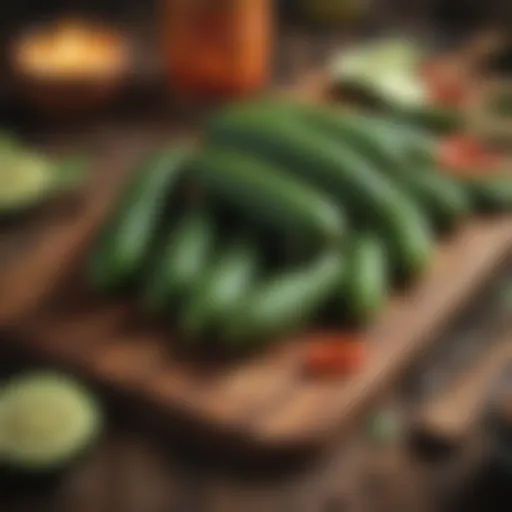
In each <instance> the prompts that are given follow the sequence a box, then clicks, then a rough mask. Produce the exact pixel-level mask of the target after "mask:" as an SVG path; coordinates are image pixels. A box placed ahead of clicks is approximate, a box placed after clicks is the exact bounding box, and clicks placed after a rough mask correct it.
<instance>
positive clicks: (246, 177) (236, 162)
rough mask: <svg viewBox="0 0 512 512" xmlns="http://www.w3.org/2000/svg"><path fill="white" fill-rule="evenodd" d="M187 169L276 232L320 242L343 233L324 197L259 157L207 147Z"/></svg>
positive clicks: (341, 222)
mask: <svg viewBox="0 0 512 512" xmlns="http://www.w3.org/2000/svg"><path fill="white" fill-rule="evenodd" d="M190 171H191V175H192V176H195V177H196V178H197V179H198V181H199V182H200V183H201V184H202V185H203V187H204V188H205V190H206V192H207V193H210V194H213V195H214V196H216V197H218V198H220V199H221V200H223V201H225V202H226V203H228V204H229V205H231V206H232V207H234V208H236V209H237V211H239V212H240V213H241V214H243V215H244V216H245V217H247V218H250V219H251V220H252V221H254V222H255V223H257V224H259V225H266V226H268V227H269V228H271V229H274V230H276V231H277V232H278V233H292V234H294V235H297V237H299V238H303V237H306V238H307V239H308V240H315V241H316V242H318V243H320V244H323V245H331V244H336V243H338V242H339V240H341V238H342V237H343V235H344V232H345V222H344V217H343V215H342V212H341V210H340V209H339V208H337V207H336V206H335V205H334V204H333V203H332V202H331V201H329V199H328V198H326V197H324V195H323V194H321V193H320V192H317V191H315V190H314V189H312V188H311V187H309V186H308V185H306V184H303V183H302V182H301V181H300V180H298V179H296V180H295V179H290V178H289V177H287V176H285V175H284V174H283V172H282V170H281V169H280V168H279V167H277V166H272V165H270V164H268V163H266V162H264V161H261V160H259V159H258V158H257V157H253V156H251V155H244V154H241V153H240V152H237V151H230V150H224V149H217V148H208V149H206V150H205V151H204V152H203V153H201V154H198V155H196V156H195V157H194V158H193V159H192V160H191V163H190Z"/></svg>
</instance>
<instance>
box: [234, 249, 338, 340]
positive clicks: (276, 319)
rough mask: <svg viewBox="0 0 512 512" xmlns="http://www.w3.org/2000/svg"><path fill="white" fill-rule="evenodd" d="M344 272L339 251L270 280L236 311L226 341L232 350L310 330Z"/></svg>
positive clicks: (235, 309)
mask: <svg viewBox="0 0 512 512" xmlns="http://www.w3.org/2000/svg"><path fill="white" fill-rule="evenodd" d="M343 271H344V261H343V258H342V256H341V254H340V253H339V251H327V252H325V253H322V254H320V255H319V256H318V257H317V258H316V259H315V260H314V261H313V262H310V263H309V264H307V265H303V266H301V267H299V268H295V269H291V270H289V271H287V272H283V273H281V274H278V275H274V276H272V277H270V278H267V280H266V281H263V282H262V283H260V285H259V286H258V288H256V290H254V291H253V292H252V293H251V294H249V296H247V297H246V298H245V299H244V300H243V301H241V302H240V304H239V305H238V306H237V307H236V308H234V309H233V311H232V315H231V318H230V321H229V322H228V323H227V324H226V327H225V331H224V340H225V342H226V343H227V344H229V345H231V346H243V345H244V343H249V344H250V345H253V344H254V343H259V342H264V341H268V340H270V339H273V338H274V339H275V338H276V337H280V336H285V335H288V334H291V333H293V332H295V331H299V330H300V329H302V328H303V327H305V326H307V325H308V323H309V321H311V320H312V319H313V317H314V316H315V314H317V313H318V312H319V311H320V310H321V309H322V308H323V307H324V305H325V304H326V302H327V300H328V299H329V297H330V296H331V294H332V293H333V291H334V289H335V288H336V286H337V283H338V282H339V280H340V278H341V275H342V274H343Z"/></svg>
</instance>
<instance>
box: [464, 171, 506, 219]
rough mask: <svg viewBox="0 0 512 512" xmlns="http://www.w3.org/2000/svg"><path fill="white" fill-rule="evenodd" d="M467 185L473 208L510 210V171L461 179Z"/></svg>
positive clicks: (494, 210) (499, 210)
mask: <svg viewBox="0 0 512 512" xmlns="http://www.w3.org/2000/svg"><path fill="white" fill-rule="evenodd" d="M461 181H462V183H464V185H465V186H466V187H467V189H468V191H469V194H470V196H471V199H472V200H473V203H474V205H475V208H476V209H477V210H478V211H480V212H482V213H493V212H499V213H508V212H512V172H507V173H503V174H500V175H498V176H491V177H487V176H485V172H484V173H482V176H481V177H478V178H466V179H465V180H461Z"/></svg>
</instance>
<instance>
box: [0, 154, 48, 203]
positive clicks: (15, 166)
mask: <svg viewBox="0 0 512 512" xmlns="http://www.w3.org/2000/svg"><path fill="white" fill-rule="evenodd" d="M53 186H54V177H53V172H52V165H51V163H50V162H49V160H47V159H46V158H44V157H43V156H41V155H38V154H35V153H24V154H17V153H13V154H4V155H3V157H0V211H9V210H18V209H21V208H24V207H29V206H32V205H33V204H35V203H37V202H38V201H40V200H42V199H43V198H44V197H46V195H47V194H48V193H49V192H50V191H51V190H52V188H53Z"/></svg>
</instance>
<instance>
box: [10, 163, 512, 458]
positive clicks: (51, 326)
mask: <svg viewBox="0 0 512 512" xmlns="http://www.w3.org/2000/svg"><path fill="white" fill-rule="evenodd" d="M130 160H131V157H130V155H126V154H124V155H123V158H120V159H119V158H117V157H114V155H110V156H109V157H108V158H106V159H105V160H104V161H103V162H100V163H99V165H98V169H97V173H96V178H95V179H93V180H91V185H90V187H89V188H88V190H87V191H86V192H85V193H84V197H83V198H82V199H81V203H80V204H79V206H78V207H76V208H75V210H74V211H73V212H71V213H69V215H67V216H65V217H62V215H61V216H58V217H52V216H51V215H50V217H49V218H48V219H47V222H46V224H45V222H43V221H42V220H41V219H40V220H39V221H38V228H37V230H35V233H32V234H31V236H33V237H35V240H33V241H32V245H30V246H29V247H30V250H27V251H20V252H21V254H20V255H19V257H18V258H16V259H15V260H14V261H11V263H10V264H6V265H5V266H4V267H3V268H2V270H1V271H0V290H2V293H1V295H0V320H1V325H2V327H4V328H5V330H6V332H7V334H8V335H6V336H5V337H4V340H3V342H4V343H7V342H11V343H16V344H17V347H18V348H20V349H22V350H24V351H26V352H27V353H28V354H30V355H33V356H37V357H41V358H43V359H44V360H45V361H48V362H51V363H53V364H56V365H58V366H61V367H63V368H65V369H69V370H73V371H78V372H79V373H81V374H83V375H84V376H86V377H88V378H90V379H91V380H93V381H94V382H97V383H100V384H102V385H104V386H106V387H107V388H109V389H111V390H115V391H117V392H119V393H121V395H123V396H125V397H127V398H129V399H130V400H131V403H133V404H144V405H145V406H149V410H150V411H152V412H156V413H158V415H159V417H160V418H162V419H164V420H165V421H169V422H173V421H175V420H177V419H182V420H186V422H187V423H186V424H187V426H190V427H191V428H192V426H195V427H197V428H198V431H201V433H202V434H204V433H207V434H210V438H211V435H212V434H216V435H217V436H220V435H221V434H222V435H223V436H224V438H225V439H229V440H234V441H235V440H236V441H238V442H240V443H242V444H243V445H244V446H247V447H252V448H256V447H257V448H258V449H260V450H263V449H267V450H270V451H276V452H281V451H282V450H294V449H301V448H304V447H313V446H317V445H319V444H321V443H322V442H323V441H325V440H326V439H327V438H328V436H329V435H334V434H336V433H340V432H342V431H343V428H345V427H348V426H349V425H350V424H351V423H352V422H353V421H354V420H356V419H357V417H358V416H359V413H361V412H362V411H363V410H365V408H366V407H367V406H368V405H369V404H370V403H371V400H372V399H373V398H375V397H377V396H378V395H379V394H380V393H382V392H383V391H384V389H385V388H386V387H388V386H390V385H391V384H393V382H394V381H395V379H396V377H397V376H398V375H399V374H400V373H401V372H402V370H403V369H405V368H406V367H407V366H408V365H409V364H410V363H411V362H412V361H413V360H414V359H415V358H417V357H419V356H420V355H421V354H422V353H423V351H424V350H426V349H427V348H428V346H429V345H430V344H432V343H434V342H435V340H436V335H437V334H438V333H440V332H441V330H442V329H443V328H444V327H445V326H446V325H447V324H448V323H449V322H450V320H451V319H452V318H453V317H454V315H455V314H456V313H457V312H458V311H459V310H461V308H462V307H463V306H464V305H465V304H466V303H467V302H468V301H470V300H471V298H472V297H473V296H474V294H475V292H477V291H478V289H479V287H480V286H481V285H482V284H484V283H485V282H486V281H487V279H488V278H489V277H490V276H491V275H492V273H493V272H494V271H495V270H496V269H497V267H498V266H499V265H500V263H502V262H504V260H505V259H506V258H507V256H508V255H509V254H510V250H511V249H512V217H510V216H507V217H500V218H494V219H489V220H483V221H471V222H468V223H467V224H466V225H465V226H463V227H461V229H460V230H459V231H458V232H457V233H455V234H454V235H453V236H452V237H451V238H450V239H448V240H446V241H445V242H444V243H443V244H442V245H441V246H440V247H439V251H438V254H437V256H436V258H435V260H434V261H433V264H432V266H431V268H430V270H429V271H428V272H427V274H426V275H425V276H424V277H423V278H422V279H421V281H420V282H418V283H416V284H415V285H414V286H413V287H412V288H411V289H409V290H407V291H406V292H404V293H402V294H401V295H396V296H395V297H393V299H392V300H391V301H390V303H389V304H388V306H387V307H386V309H385V311H384V312H383V314H382V316H381V318H380V319H379V320H378V321H377V323H376V324H375V326H374V327H373V328H372V329H370V331H369V333H368V339H369V343H370V345H371V350H372V353H373V356H372V360H371V361H370V363H369V364H368V365H367V367H366V368H365V369H364V370H363V371H362V372H361V373H360V374H358V375H356V376H354V377H352V378H350V379H348V380H328V381H318V380H316V381H315V380H311V379H308V378H307V377H306V376H305V375H304V374H303V372H302V361H303V356H304V353H305V350H306V348H307V345H308V340H307V336H304V337H303V338H302V339H294V340H289V341H285V342H283V343H281V344H278V345H277V346H276V347H275V348H273V349H271V350H270V351H268V352H265V353H262V354H259V355H256V356H254V357H253V358H251V359H249V360H246V361H238V362H232V363H230V364H228V363H224V364H220V363H215V364H212V363H210V364H203V365H198V364H193V363H187V362H185V361H182V360H181V359H180V358H179V357H178V355H176V354H174V353H173V351H172V345H173V344H172V335H171V334H170V333H169V332H167V331H166V330H164V329H159V328H158V327H157V326H155V325H154V324H152V322H150V321H148V320H147V319H145V318H143V316H142V315H141V314H140V313H139V312H138V309H137V307H136V305H134V304H130V303H126V302H115V301H112V302H109V301H107V300H105V299H102V298H100V297H95V296H93V295H92V294H91V293H90V292H89V291H88V290H87V287H86V285H85V284H84V282H83V279H82V277H81V275H80V266H81V260H82V258H83V255H84V252H85V250H86V248H87V247H88V245H89V244H90V243H91V240H92V239H93V237H94V233H95V231H96V229H97V227H98V226H99V224H101V221H102V219H103V217H104V215H105V214H106V213H107V212H108V210H109V206H110V205H111V204H112V201H113V198H114V197H115V196H116V194H117V192H118V190H119V188H120V183H121V182H122V181H123V178H124V175H125V172H124V171H122V169H123V168H124V169H126V168H127V167H126V163H127V161H130ZM114 168H117V171H116V172H114V171H113V170H112V169H114ZM107 170H109V171H108V172H109V178H108V179H106V178H105V174H104V173H106V172H107ZM43 218H44V216H43ZM7 290H8V292H7Z"/></svg>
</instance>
